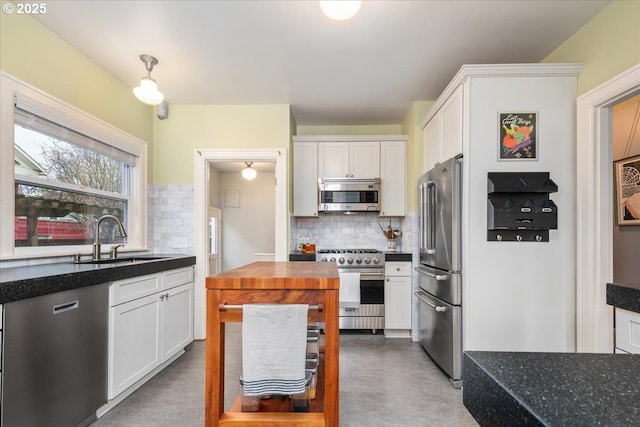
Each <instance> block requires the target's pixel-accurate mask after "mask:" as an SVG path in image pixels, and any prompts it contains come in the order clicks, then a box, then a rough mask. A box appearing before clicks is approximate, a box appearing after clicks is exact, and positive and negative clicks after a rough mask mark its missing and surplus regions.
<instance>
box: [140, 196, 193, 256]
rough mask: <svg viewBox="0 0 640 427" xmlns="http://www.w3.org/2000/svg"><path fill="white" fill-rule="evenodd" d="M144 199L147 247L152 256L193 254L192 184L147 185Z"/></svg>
mask: <svg viewBox="0 0 640 427" xmlns="http://www.w3.org/2000/svg"><path fill="white" fill-rule="evenodd" d="M147 196H148V203H149V205H148V208H149V212H148V217H149V222H148V228H147V235H148V242H149V248H150V249H152V250H153V252H155V253H171V254H174V253H181V254H189V255H190V254H194V253H195V247H194V244H195V243H194V242H195V235H194V227H193V226H194V224H195V213H194V207H193V206H194V199H193V197H194V193H193V185H191V184H157V185H149V187H148V195H147Z"/></svg>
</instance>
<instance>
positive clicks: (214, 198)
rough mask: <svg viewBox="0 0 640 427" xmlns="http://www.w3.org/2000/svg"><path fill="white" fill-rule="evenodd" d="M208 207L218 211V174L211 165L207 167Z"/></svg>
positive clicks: (219, 204) (219, 202)
mask: <svg viewBox="0 0 640 427" xmlns="http://www.w3.org/2000/svg"><path fill="white" fill-rule="evenodd" d="M208 187H209V207H210V208H218V209H220V208H221V206H222V204H221V199H220V172H218V171H217V170H215V169H214V168H213V165H211V164H210V165H209V186H208Z"/></svg>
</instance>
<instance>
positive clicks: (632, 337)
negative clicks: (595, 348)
mask: <svg viewBox="0 0 640 427" xmlns="http://www.w3.org/2000/svg"><path fill="white" fill-rule="evenodd" d="M615 350H616V351H615V352H616V353H620V350H622V352H626V353H632V354H640V313H636V312H634V311H629V310H623V309H622V308H618V307H616V349H615Z"/></svg>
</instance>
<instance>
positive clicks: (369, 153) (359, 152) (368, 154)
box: [318, 141, 380, 178]
mask: <svg viewBox="0 0 640 427" xmlns="http://www.w3.org/2000/svg"><path fill="white" fill-rule="evenodd" d="M318 159H319V164H318V177H319V178H378V177H380V141H345V142H320V143H318Z"/></svg>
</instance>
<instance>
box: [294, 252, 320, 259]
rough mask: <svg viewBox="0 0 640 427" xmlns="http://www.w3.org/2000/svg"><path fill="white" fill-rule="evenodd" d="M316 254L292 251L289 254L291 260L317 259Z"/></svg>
mask: <svg viewBox="0 0 640 427" xmlns="http://www.w3.org/2000/svg"><path fill="white" fill-rule="evenodd" d="M315 260H316V254H315V253H312V254H303V253H301V252H291V253H290V254H289V261H315Z"/></svg>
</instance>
